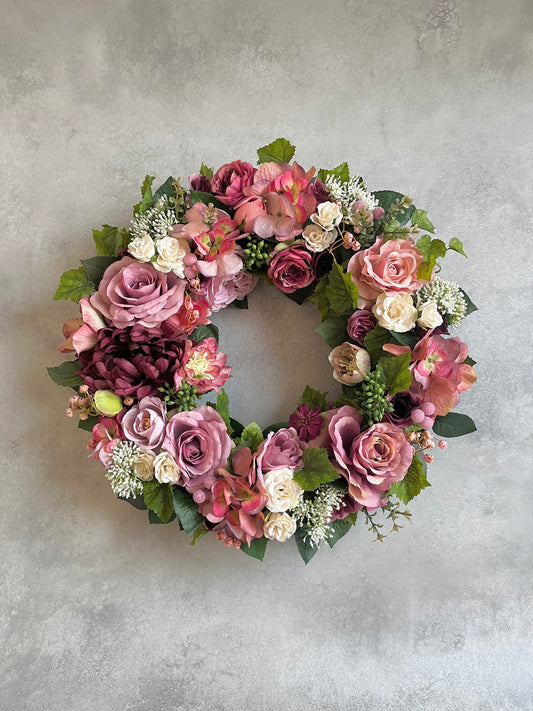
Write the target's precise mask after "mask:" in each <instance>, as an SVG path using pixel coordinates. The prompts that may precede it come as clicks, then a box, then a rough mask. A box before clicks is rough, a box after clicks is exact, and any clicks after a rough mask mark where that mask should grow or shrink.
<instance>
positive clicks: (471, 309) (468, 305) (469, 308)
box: [459, 289, 478, 316]
mask: <svg viewBox="0 0 533 711" xmlns="http://www.w3.org/2000/svg"><path fill="white" fill-rule="evenodd" d="M459 291H460V292H461V294H462V295H463V298H464V300H465V302H466V311H465V316H468V315H469V314H471V313H473V312H474V311H477V310H478V308H477V306H476V305H475V304H474V302H473V301H472V299H471V298H470V297H469V296H468V294H467V293H466V291H465V290H464V289H459Z"/></svg>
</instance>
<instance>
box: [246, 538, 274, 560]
mask: <svg viewBox="0 0 533 711" xmlns="http://www.w3.org/2000/svg"><path fill="white" fill-rule="evenodd" d="M267 543H268V539H267V538H265V537H264V536H263V537H262V538H252V540H251V541H250V545H248V544H247V543H242V544H241V551H242V552H243V553H246V555H249V556H250V558H256V559H257V560H263V558H264V557H265V551H266V547H267Z"/></svg>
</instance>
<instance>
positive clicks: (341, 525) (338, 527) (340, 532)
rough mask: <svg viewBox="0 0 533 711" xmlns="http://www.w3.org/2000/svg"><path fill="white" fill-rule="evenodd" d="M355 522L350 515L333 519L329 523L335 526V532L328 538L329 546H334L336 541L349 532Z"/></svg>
mask: <svg viewBox="0 0 533 711" xmlns="http://www.w3.org/2000/svg"><path fill="white" fill-rule="evenodd" d="M356 516H357V514H356ZM354 523H355V521H352V520H351V519H350V518H349V517H346V518H342V519H340V518H339V519H336V520H335V521H332V522H331V523H330V524H329V525H330V526H331V527H332V528H333V533H332V534H331V536H328V538H327V539H326V540H327V542H328V545H329V547H330V548H333V546H334V545H335V543H337V541H338V540H340V539H341V538H342V537H343V536H345V535H346V534H347V533H348V531H349V530H350V528H351V527H352V526H353V524H354Z"/></svg>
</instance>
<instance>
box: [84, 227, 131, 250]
mask: <svg viewBox="0 0 533 711" xmlns="http://www.w3.org/2000/svg"><path fill="white" fill-rule="evenodd" d="M93 238H94V244H95V245H96V254H98V255H102V256H109V257H116V256H117V254H118V251H119V249H125V248H126V247H127V246H128V244H129V241H130V235H129V233H128V231H127V230H119V229H118V227H111V225H103V226H102V229H101V230H93Z"/></svg>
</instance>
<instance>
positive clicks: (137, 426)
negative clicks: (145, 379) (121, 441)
mask: <svg viewBox="0 0 533 711" xmlns="http://www.w3.org/2000/svg"><path fill="white" fill-rule="evenodd" d="M166 424H167V406H166V405H165V403H164V402H163V401H162V400H160V399H159V398H158V397H153V396H152V397H150V396H148V397H143V399H142V400H140V401H139V402H138V403H137V404H136V405H134V406H133V407H132V408H131V409H130V410H128V412H126V414H125V415H124V417H123V418H122V422H121V425H122V429H123V430H124V434H125V435H126V437H127V438H128V439H129V440H130V441H131V442H136V443H137V444H138V445H139V447H144V448H145V449H156V447H159V446H160V445H161V443H162V441H163V437H164V436H165V427H166Z"/></svg>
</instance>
